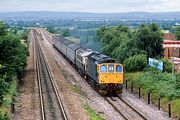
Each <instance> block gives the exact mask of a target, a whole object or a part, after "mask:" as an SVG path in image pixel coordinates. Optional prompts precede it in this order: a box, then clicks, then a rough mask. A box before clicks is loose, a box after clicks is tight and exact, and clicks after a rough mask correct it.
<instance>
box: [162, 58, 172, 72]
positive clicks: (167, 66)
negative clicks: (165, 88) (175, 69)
mask: <svg viewBox="0 0 180 120" xmlns="http://www.w3.org/2000/svg"><path fill="white" fill-rule="evenodd" d="M162 61H163V64H164V71H166V72H168V73H171V72H172V63H171V62H170V61H169V60H168V59H166V58H163V59H162Z"/></svg>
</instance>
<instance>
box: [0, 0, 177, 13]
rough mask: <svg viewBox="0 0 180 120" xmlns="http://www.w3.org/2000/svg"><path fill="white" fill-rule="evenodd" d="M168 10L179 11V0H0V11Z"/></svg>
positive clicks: (104, 11)
mask: <svg viewBox="0 0 180 120" xmlns="http://www.w3.org/2000/svg"><path fill="white" fill-rule="evenodd" d="M16 11H63V12H95V13H114V12H115V13H119V12H139V11H141V12H169V11H180V0H0V12H16Z"/></svg>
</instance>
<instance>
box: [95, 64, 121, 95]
mask: <svg viewBox="0 0 180 120" xmlns="http://www.w3.org/2000/svg"><path fill="white" fill-rule="evenodd" d="M97 72H98V80H99V84H101V87H102V88H101V91H100V92H115V93H117V94H119V93H122V89H123V65H122V64H117V63H102V64H99V65H98V66H97Z"/></svg>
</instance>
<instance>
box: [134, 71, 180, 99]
mask: <svg viewBox="0 0 180 120" xmlns="http://www.w3.org/2000/svg"><path fill="white" fill-rule="evenodd" d="M135 81H136V82H135V84H136V85H138V86H140V87H142V88H143V89H145V90H146V91H147V92H153V93H157V94H158V95H159V96H160V97H167V98H168V99H169V100H172V99H176V98H180V94H179V92H180V89H179V88H177V87H176V86H177V84H176V83H177V82H176V81H177V79H174V80H172V76H171V74H169V73H167V72H164V73H163V72H161V71H160V70H157V69H154V68H150V69H149V70H147V71H146V72H145V73H144V74H143V75H141V76H140V77H139V78H137V79H136V80H135Z"/></svg>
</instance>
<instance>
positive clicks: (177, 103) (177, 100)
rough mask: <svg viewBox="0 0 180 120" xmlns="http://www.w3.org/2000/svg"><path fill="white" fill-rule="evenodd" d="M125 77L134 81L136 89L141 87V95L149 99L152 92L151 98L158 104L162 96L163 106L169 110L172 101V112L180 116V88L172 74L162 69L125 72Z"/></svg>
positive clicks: (129, 85) (129, 84) (129, 83)
mask: <svg viewBox="0 0 180 120" xmlns="http://www.w3.org/2000/svg"><path fill="white" fill-rule="evenodd" d="M125 78H126V79H128V80H129V82H128V88H130V87H131V82H133V83H134V91H136V92H137V91H138V87H140V88H141V96H142V98H144V99H147V93H148V92H151V100H152V102H153V103H154V104H156V105H157V99H158V97H161V107H163V108H164V109H165V110H166V111H168V103H169V102H171V105H172V107H171V108H172V109H171V110H172V113H173V115H174V116H175V117H180V94H179V93H180V92H179V91H180V90H179V89H178V88H177V82H176V80H175V79H176V78H175V79H174V80H172V77H171V74H168V73H166V72H164V73H162V72H160V71H155V72H144V73H143V72H136V73H125Z"/></svg>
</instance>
